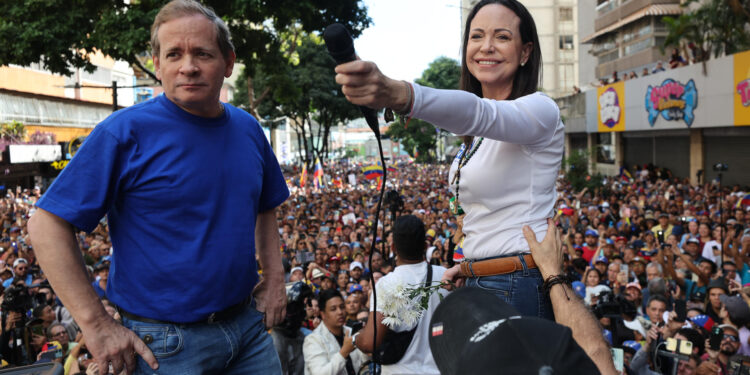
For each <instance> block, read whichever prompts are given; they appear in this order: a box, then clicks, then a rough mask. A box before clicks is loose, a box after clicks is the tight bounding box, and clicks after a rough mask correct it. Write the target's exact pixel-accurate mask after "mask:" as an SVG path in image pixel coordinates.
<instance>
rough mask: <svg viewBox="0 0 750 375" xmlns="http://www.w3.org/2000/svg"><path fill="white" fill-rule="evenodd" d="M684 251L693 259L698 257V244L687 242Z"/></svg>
mask: <svg viewBox="0 0 750 375" xmlns="http://www.w3.org/2000/svg"><path fill="white" fill-rule="evenodd" d="M685 251H687V253H688V254H690V256H691V257H693V259H695V258H697V257H698V244H697V243H693V242H688V243H686V244H685Z"/></svg>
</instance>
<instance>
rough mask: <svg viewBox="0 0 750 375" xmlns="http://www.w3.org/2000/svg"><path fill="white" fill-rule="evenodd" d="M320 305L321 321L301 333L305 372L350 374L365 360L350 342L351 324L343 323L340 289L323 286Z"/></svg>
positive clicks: (344, 309) (343, 309)
mask: <svg viewBox="0 0 750 375" xmlns="http://www.w3.org/2000/svg"><path fill="white" fill-rule="evenodd" d="M318 303H319V304H320V306H321V307H322V308H321V310H320V312H321V321H322V323H321V324H320V325H318V327H317V328H315V330H314V331H313V332H312V333H311V334H309V335H308V336H307V337H305V342H304V344H303V346H302V352H303V354H304V358H305V374H306V375H317V374H337V375H354V374H357V373H359V369H360V367H361V366H362V364H364V363H365V362H366V361H367V356H366V355H365V354H364V353H362V352H361V351H360V350H359V349H357V348H356V347H355V346H354V344H353V342H352V335H351V328H350V327H347V326H346V325H345V323H346V307H345V304H344V299H343V298H341V293H339V291H337V290H334V289H328V290H323V291H321V292H320V294H319V295H318Z"/></svg>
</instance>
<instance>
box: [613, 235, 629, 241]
mask: <svg viewBox="0 0 750 375" xmlns="http://www.w3.org/2000/svg"><path fill="white" fill-rule="evenodd" d="M615 241H616V242H628V239H627V238H625V237H623V236H617V238H616V239H615Z"/></svg>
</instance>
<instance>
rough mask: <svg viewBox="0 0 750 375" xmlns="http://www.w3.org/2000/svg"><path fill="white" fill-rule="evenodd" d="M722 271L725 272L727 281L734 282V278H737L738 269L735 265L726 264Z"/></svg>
mask: <svg viewBox="0 0 750 375" xmlns="http://www.w3.org/2000/svg"><path fill="white" fill-rule="evenodd" d="M722 270H723V271H724V277H725V278H726V279H727V280H734V277H735V276H737V267H736V266H735V265H733V264H725V265H724V266H723V267H722Z"/></svg>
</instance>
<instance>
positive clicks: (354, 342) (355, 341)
mask: <svg viewBox="0 0 750 375" xmlns="http://www.w3.org/2000/svg"><path fill="white" fill-rule="evenodd" d="M357 336H359V332H357V333H355V334H353V335H352V345H354V349H359V348H358V347H357Z"/></svg>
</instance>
